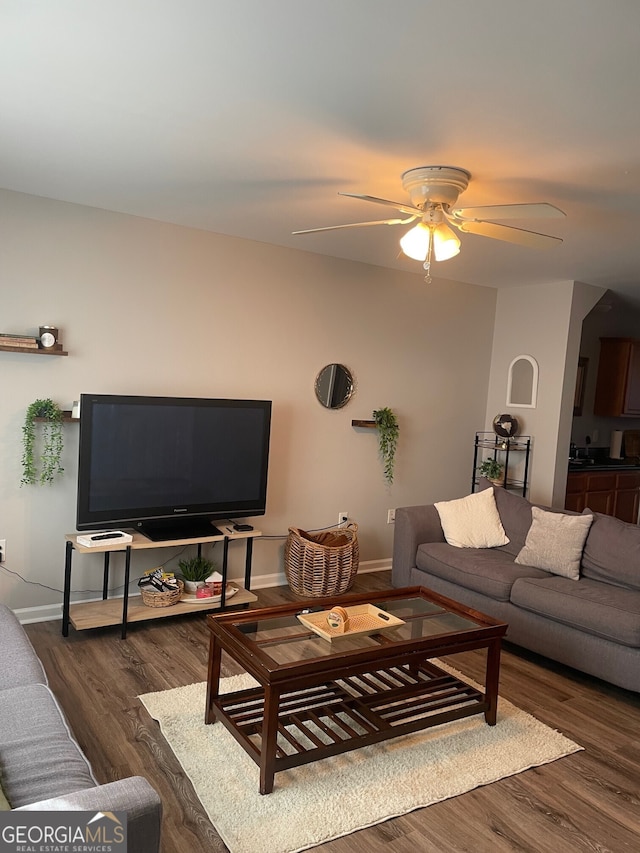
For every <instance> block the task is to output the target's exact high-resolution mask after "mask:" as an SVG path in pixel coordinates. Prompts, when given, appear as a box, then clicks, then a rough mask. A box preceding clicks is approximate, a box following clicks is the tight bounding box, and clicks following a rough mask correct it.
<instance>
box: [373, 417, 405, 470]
mask: <svg viewBox="0 0 640 853" xmlns="http://www.w3.org/2000/svg"><path fill="white" fill-rule="evenodd" d="M373 419H374V421H375V424H376V429H377V430H378V449H379V451H380V458H381V459H382V464H383V465H384V478H385V480H386V481H387V483H388V484H389V485H391V484H392V483H393V469H394V465H395V455H396V448H397V446H398V436H399V434H400V428H399V427H398V419H397V418H396V416H395V414H394V413H393V412H392V410H391V409H389V408H384V409H376V411H375V412H374V413H373Z"/></svg>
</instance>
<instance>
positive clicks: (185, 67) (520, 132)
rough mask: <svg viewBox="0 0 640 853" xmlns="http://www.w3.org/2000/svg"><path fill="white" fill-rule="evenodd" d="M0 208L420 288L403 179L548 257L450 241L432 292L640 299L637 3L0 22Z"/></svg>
mask: <svg viewBox="0 0 640 853" xmlns="http://www.w3.org/2000/svg"><path fill="white" fill-rule="evenodd" d="M0 84H1V85H0V122H1V127H0V186H2V187H5V188H8V189H12V190H18V191H21V192H26V193H33V194H35V195H41V196H47V197H51V198H56V199H62V200H66V201H71V202H77V203H80V204H88V205H93V206H96V207H101V208H106V209H109V210H115V211H123V212H127V213H132V214H137V215H140V216H146V217H151V218H153V219H160V220H165V221H168V222H175V223H180V224H183V225H188V226H194V227H197V228H203V229H208V230H211V231H217V232H220V233H223V234H230V235H237V236H241V237H248V238H250V239H252V240H259V241H263V242H267V243H274V244H277V245H281V246H293V247H296V248H299V249H303V250H307V251H310V252H318V253H322V254H327V255H333V256H336V257H339V258H349V259H353V260H357V261H364V262H366V263H371V264H377V265H380V266H387V267H394V268H399V269H403V270H410V271H414V270H415V271H416V272H417V273H421V267H420V264H418V263H417V262H415V261H410V260H408V259H406V258H398V257H397V255H398V242H397V241H398V238H399V237H400V236H401V234H402V233H404V231H406V230H407V229H408V227H410V226H406V227H403V226H397V227H387V226H377V227H374V228H362V229H347V230H343V231H330V232H327V233H322V234H315V235H308V236H298V237H294V236H292V235H291V231H293V230H295V229H303V228H313V227H316V226H323V225H333V224H339V223H345V222H357V221H363V220H371V219H378V218H380V219H384V218H387V217H388V216H389V215H391V216H393V215H394V213H393V211H392V210H390V209H389V208H384V207H380V206H378V205H373V204H370V203H367V202H364V201H358V200H354V199H347V198H342V197H339V196H338V195H337V193H338V191H339V190H342V191H346V192H356V193H367V194H370V195H374V196H381V197H385V198H390V199H394V200H397V201H401V202H406V201H408V197H407V196H406V195H405V193H404V191H403V189H402V184H401V180H400V175H401V173H402V172H403V171H405V170H406V169H409V168H412V167H415V166H421V165H431V164H445V165H454V166H461V167H463V168H465V169H467V170H469V171H470V172H471V174H472V181H471V184H470V186H469V188H468V189H467V191H466V192H465V193H464V194H463V195H462V196H461V199H460V204H463V205H464V206H470V205H479V204H496V203H511V202H535V201H547V202H551V203H552V204H555V205H557V206H558V207H560V208H562V209H563V210H564V211H565V212H566V214H567V218H566V220H547V221H544V220H543V221H542V222H541V221H535V222H530V221H526V222H514V223H512V224H514V225H518V226H519V227H524V228H531V229H532V230H539V231H545V230H546V232H547V233H550V234H555V235H557V236H559V237H562V238H563V239H564V242H563V244H562V245H560V246H558V247H554V248H551V249H549V250H536V249H530V248H525V247H520V246H514V245H511V244H508V243H504V242H499V241H497V240H490V239H488V238H486V237H479V236H476V235H462V241H463V244H462V251H461V253H460V255H459V256H458V257H457V258H454V259H452V260H450V261H446V262H444V263H443V264H442V265H441V266H440V265H436V270H435V273H436V275H439V276H440V277H444V278H449V279H457V280H460V281H467V282H472V283H477V284H481V285H488V286H497V287H502V286H510V285H517V284H531V283H540V282H548V281H557V280H567V279H569V280H578V281H583V282H587V283H589V284H595V285H599V286H602V287H609V288H612V289H614V290H616V291H617V292H618V293H620V294H622V295H625V294H626V295H627V296H630V295H633V294H636V295H637V297H638V298H640V239H639V238H638V235H639V234H640V109H639V95H640V3H638V2H637V0H613V2H610V3H603V2H602V0H535V2H528V3H524V2H517V0H516V1H515V2H514V0H450V2H448V3H444V2H441V0H402V2H398V0H395V2H392V0H384V2H382V1H381V0H322V2H319V1H317V2H311V0H227V2H224V3H223V2H220V0H56V2H47V0H0Z"/></svg>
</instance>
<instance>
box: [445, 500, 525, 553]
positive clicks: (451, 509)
mask: <svg viewBox="0 0 640 853" xmlns="http://www.w3.org/2000/svg"><path fill="white" fill-rule="evenodd" d="M434 506H435V508H436V510H437V511H438V515H439V516H440V524H441V525H442V530H443V531H444V536H445V539H446V540H447V542H448V543H449V545H454V546H455V547H456V548H495V547H496V546H497V545H506V544H507V542H508V541H509V540H508V539H507V537H506V536H505V532H504V529H503V527H502V524H501V522H500V516H499V515H498V510H497V508H496V501H495V498H494V496H493V492H492V491H491V490H490V489H486V490H483V491H480V492H474V493H473V494H471V495H467V496H466V497H464V498H458V499H457V500H453V501H439V502H438V503H436V504H434Z"/></svg>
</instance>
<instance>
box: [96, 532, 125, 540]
mask: <svg viewBox="0 0 640 853" xmlns="http://www.w3.org/2000/svg"><path fill="white" fill-rule="evenodd" d="M121 536H122V533H99V534H98V535H97V536H92V537H91V541H92V542H99V541H101V540H102V539H120V537H121Z"/></svg>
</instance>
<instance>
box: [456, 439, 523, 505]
mask: <svg viewBox="0 0 640 853" xmlns="http://www.w3.org/2000/svg"><path fill="white" fill-rule="evenodd" d="M485 449H486V450H491V451H492V452H493V455H494V459H499V461H501V462H502V463H503V465H504V479H503V481H502V483H501V485H502V486H504V488H505V489H514V490H515V489H518V490H520V489H521V490H522V496H523V497H526V495H527V486H528V479H529V458H530V455H531V436H530V435H518V436H514V437H513V438H502V437H501V436H499V435H496V434H495V433H494V432H482V431H480V432H476V437H475V441H474V445H473V471H472V473H471V491H472V492H475V490H476V486H477V485H478V464H479V462H480V461H481V459H480V454H481V452H482V450H485ZM514 452H517V453H524V454H525V456H524V472H523V475H522V479H521V480H512V479H510V478H509V456H510V455H511V454H512V453H514ZM499 454H500V455H501V456H499Z"/></svg>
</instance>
